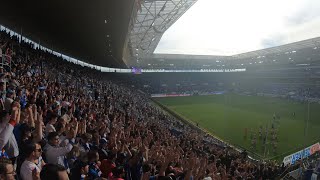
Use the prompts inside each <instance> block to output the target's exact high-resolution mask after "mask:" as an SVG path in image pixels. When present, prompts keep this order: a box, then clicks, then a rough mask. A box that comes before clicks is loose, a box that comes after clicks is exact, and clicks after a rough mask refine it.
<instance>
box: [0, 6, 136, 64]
mask: <svg viewBox="0 0 320 180" xmlns="http://www.w3.org/2000/svg"><path fill="white" fill-rule="evenodd" d="M135 2H136V1H135V0H97V1H85V0H79V1H65V0H56V1H41V0H34V1H19V0H9V1H2V2H1V10H0V24H2V25H4V26H6V27H8V28H10V29H12V30H14V31H16V32H18V33H20V32H22V34H23V35H24V36H26V37H28V38H30V39H31V40H33V41H35V42H40V44H41V45H43V46H46V47H47V48H50V49H53V50H55V51H58V52H61V53H63V54H65V55H68V56H71V57H74V58H77V59H80V60H83V61H85V62H88V63H92V64H96V65H101V66H108V67H125V64H124V63H123V59H122V58H123V48H124V46H125V43H126V39H127V34H128V29H129V23H130V19H131V17H132V11H133V6H134V4H135Z"/></svg>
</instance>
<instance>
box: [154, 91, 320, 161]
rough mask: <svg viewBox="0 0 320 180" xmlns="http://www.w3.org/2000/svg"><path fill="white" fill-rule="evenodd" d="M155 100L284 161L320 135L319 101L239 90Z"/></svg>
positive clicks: (204, 126) (253, 150) (259, 152)
mask: <svg viewBox="0 0 320 180" xmlns="http://www.w3.org/2000/svg"><path fill="white" fill-rule="evenodd" d="M155 100H156V101H158V102H159V103H161V104H162V105H164V106H166V107H167V108H169V109H170V110H172V111H174V113H176V114H178V115H179V116H180V117H182V118H183V119H185V120H187V121H190V122H192V123H193V124H195V125H196V124H198V126H199V127H201V128H202V129H205V130H206V131H208V132H209V133H210V134H212V135H214V136H216V137H218V138H220V139H222V140H223V141H225V142H227V143H230V144H231V145H234V146H236V147H241V148H244V149H247V150H248V151H249V152H251V153H252V154H255V155H256V156H257V157H259V158H261V159H274V160H278V161H281V160H282V159H283V157H285V156H286V155H289V154H291V153H294V152H296V151H299V150H301V149H302V148H304V147H307V146H309V145H312V144H314V143H316V142H319V139H320V105H319V104H316V103H310V104H308V103H301V102H295V101H292V100H286V99H280V98H272V97H260V96H243V95H236V94H225V95H210V96H190V97H166V98H155ZM274 115H276V116H275V117H274ZM272 126H273V128H272ZM260 128H261V129H262V133H260V132H259V131H260ZM273 132H274V133H273ZM259 134H262V135H261V137H259V136H260V135H259ZM272 134H276V135H272ZM274 136H276V138H275V137H274ZM264 137H266V138H265V139H264ZM254 139H256V140H254Z"/></svg>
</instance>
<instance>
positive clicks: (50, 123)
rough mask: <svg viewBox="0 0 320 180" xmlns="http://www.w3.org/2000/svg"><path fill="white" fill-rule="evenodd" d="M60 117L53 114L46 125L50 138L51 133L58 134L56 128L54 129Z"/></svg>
mask: <svg viewBox="0 0 320 180" xmlns="http://www.w3.org/2000/svg"><path fill="white" fill-rule="evenodd" d="M57 119H58V117H57V116H56V115H55V114H53V115H51V117H50V120H49V121H48V123H47V125H46V135H47V136H48V134H49V133H51V132H56V128H55V127H54V125H55V124H56V122H57Z"/></svg>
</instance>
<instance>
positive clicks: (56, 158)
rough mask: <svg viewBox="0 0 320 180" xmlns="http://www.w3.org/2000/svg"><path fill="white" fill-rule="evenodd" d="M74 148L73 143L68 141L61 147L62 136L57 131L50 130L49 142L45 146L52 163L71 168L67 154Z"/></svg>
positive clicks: (49, 161)
mask: <svg viewBox="0 0 320 180" xmlns="http://www.w3.org/2000/svg"><path fill="white" fill-rule="evenodd" d="M71 150H72V145H71V144H70V143H68V144H67V145H66V146H64V147H60V138H59V135H58V133H57V132H50V133H49V135H48V144H47V145H46V146H45V147H44V152H45V157H46V160H47V162H48V163H50V164H59V165H61V166H63V167H64V168H65V169H66V170H68V169H69V167H68V166H69V165H68V163H67V158H66V155H67V154H68V153H69V152H70V151H71Z"/></svg>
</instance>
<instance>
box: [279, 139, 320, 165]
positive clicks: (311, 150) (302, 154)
mask: <svg viewBox="0 0 320 180" xmlns="http://www.w3.org/2000/svg"><path fill="white" fill-rule="evenodd" d="M319 151H320V143H319V142H318V143H315V144H313V145H311V146H309V147H306V148H305V149H302V150H300V151H298V152H296V153H293V154H290V155H288V156H286V157H284V158H283V163H284V165H285V166H286V165H288V164H289V165H293V164H295V163H296V162H297V161H298V160H300V159H305V158H307V157H309V156H312V155H313V154H315V153H316V152H319Z"/></svg>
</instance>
